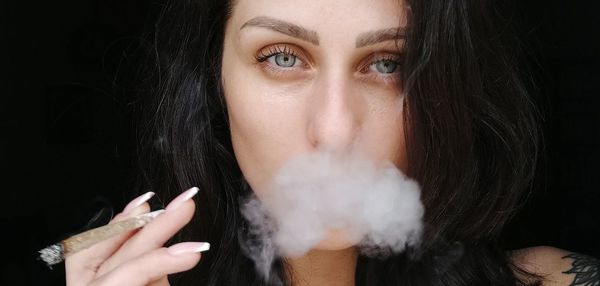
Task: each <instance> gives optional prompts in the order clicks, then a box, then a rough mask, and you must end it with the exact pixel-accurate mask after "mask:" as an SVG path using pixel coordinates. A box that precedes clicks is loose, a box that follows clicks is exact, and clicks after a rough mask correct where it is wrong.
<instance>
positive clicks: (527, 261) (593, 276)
mask: <svg viewBox="0 0 600 286" xmlns="http://www.w3.org/2000/svg"><path fill="white" fill-rule="evenodd" d="M512 260H513V263H514V264H515V265H516V266H518V267H520V268H521V269H523V270H525V271H527V272H529V273H533V274H536V275H539V276H540V278H541V279H542V281H543V282H542V285H544V286H563V285H565V286H566V285H568V286H584V285H585V286H600V260H598V259H597V258H594V257H591V256H587V255H583V254H578V253H574V252H570V251H566V250H563V249H559V248H555V247H550V246H537V247H531V248H525V249H520V250H516V251H513V253H512ZM517 275H518V274H517Z"/></svg>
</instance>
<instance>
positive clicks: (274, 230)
mask: <svg viewBox="0 0 600 286" xmlns="http://www.w3.org/2000/svg"><path fill="white" fill-rule="evenodd" d="M241 211H242V214H243V215H244V217H245V218H246V220H248V222H249V224H250V229H249V234H250V237H252V239H249V240H246V241H243V242H242V246H243V248H244V249H245V251H246V253H247V255H248V256H249V257H250V258H252V259H253V260H254V262H255V263H256V267H257V270H258V271H259V272H260V273H261V274H263V275H264V277H265V278H267V279H268V277H269V273H270V271H271V265H272V263H273V261H274V259H275V258H277V257H282V256H292V257H297V256H301V255H303V254H306V253H307V252H308V251H310V250H311V249H312V248H314V247H315V246H316V245H317V244H318V243H319V242H321V241H322V240H323V239H324V238H325V237H326V236H327V234H328V233H329V232H330V231H332V230H342V229H343V231H344V234H345V237H347V238H348V239H350V240H351V241H352V242H355V243H354V244H355V245H356V246H358V247H359V249H360V251H361V253H362V254H363V255H371V256H372V255H377V256H382V255H390V254H395V253H399V252H402V251H403V250H404V249H405V247H406V246H415V245H416V244H418V242H419V239H420V236H421V232H422V223H421V220H422V216H423V212H424V210H423V205H422V204H421V201H420V189H419V186H418V184H417V183H416V182H415V181H413V180H410V179H409V178H407V177H406V176H405V175H404V174H402V172H401V171H400V170H399V169H397V168H396V167H395V166H393V165H392V164H391V163H390V164H387V165H386V166H384V167H381V166H379V167H376V166H375V164H374V163H373V162H371V161H369V160H367V159H365V158H363V157H361V156H358V155H350V156H347V157H343V158H342V157H340V156H338V155H337V154H334V153H330V152H325V151H317V152H314V153H310V154H305V155H302V156H299V157H297V158H294V159H292V160H290V161H289V162H287V163H286V164H285V165H284V166H283V167H282V168H281V169H280V170H279V172H278V173H277V174H276V175H275V177H274V179H273V182H272V184H271V185H270V186H269V189H268V191H266V192H261V196H260V199H259V198H257V197H256V196H252V197H250V198H249V199H248V200H247V201H246V202H245V203H244V204H243V206H242V210H241Z"/></svg>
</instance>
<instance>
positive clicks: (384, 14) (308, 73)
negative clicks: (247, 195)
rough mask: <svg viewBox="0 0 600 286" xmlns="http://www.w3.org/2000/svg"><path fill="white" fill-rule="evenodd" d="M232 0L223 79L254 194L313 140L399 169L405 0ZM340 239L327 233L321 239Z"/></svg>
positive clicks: (402, 160) (336, 244) (336, 243)
mask: <svg viewBox="0 0 600 286" xmlns="http://www.w3.org/2000/svg"><path fill="white" fill-rule="evenodd" d="M236 2H237V3H236V5H235V6H234V7H233V10H232V14H231V17H230V19H229V21H228V23H227V26H226V31H225V42H224V51H223V62H222V80H223V87H224V94H225V100H226V103H227V109H228V112H229V122H230V130H231V139H232V143H233V148H234V152H235V156H236V158H237V161H238V163H239V166H240V168H241V170H242V172H243V174H244V177H245V178H246V180H247V181H248V183H249V184H250V186H251V187H252V189H253V190H254V191H255V192H256V193H257V195H258V196H259V197H260V195H261V192H264V191H265V189H266V186H267V185H268V184H269V182H270V179H271V178H272V177H273V175H274V174H275V173H276V172H277V170H278V169H279V168H280V167H281V166H282V165H283V164H284V163H285V162H286V161H287V160H288V159H290V158H292V157H294V156H296V155H300V154H303V153H307V152H311V151H315V150H317V149H319V150H323V149H324V150H328V151H335V152H337V153H342V154H343V153H345V152H350V151H352V152H359V153H361V154H362V155H366V156H368V157H369V158H371V159H372V160H373V161H374V162H376V163H385V162H392V163H394V164H395V165H396V166H397V167H399V168H400V169H402V170H406V150H405V143H404V130H403V123H402V121H403V120H402V106H403V94H402V90H401V88H400V86H399V78H400V70H401V67H400V64H401V61H402V55H401V53H402V50H401V47H402V44H403V42H404V40H403V37H402V36H403V28H404V27H405V25H406V9H405V7H404V4H403V2H402V1H394V0H302V1H300V0H279V1H272V0H238V1H236ZM346 246H347V245H343V243H341V242H340V240H339V239H336V238H335V237H334V236H332V237H330V239H328V240H327V241H324V242H323V243H321V244H320V246H319V247H321V248H325V249H339V248H342V247H346Z"/></svg>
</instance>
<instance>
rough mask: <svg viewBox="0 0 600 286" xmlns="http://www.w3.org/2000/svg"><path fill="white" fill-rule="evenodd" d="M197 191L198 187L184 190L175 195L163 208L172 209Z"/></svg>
mask: <svg viewBox="0 0 600 286" xmlns="http://www.w3.org/2000/svg"><path fill="white" fill-rule="evenodd" d="M197 193H198V188H196V187H193V188H191V189H189V190H187V191H185V192H183V193H182V194H181V195H179V196H177V197H176V198H175V199H173V200H172V201H171V202H170V203H169V204H168V205H167V207H166V208H165V210H167V211H170V210H174V209H176V208H178V207H179V206H181V205H182V204H183V203H184V202H185V201H187V200H189V199H191V198H192V197H193V196H194V195H196V194H197Z"/></svg>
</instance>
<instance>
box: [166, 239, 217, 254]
mask: <svg viewBox="0 0 600 286" xmlns="http://www.w3.org/2000/svg"><path fill="white" fill-rule="evenodd" d="M209 249H210V243H208V242H182V243H178V244H175V245H171V246H170V247H169V248H167V252H169V253H170V254H172V255H181V254H187V253H196V252H204V251H207V250H209Z"/></svg>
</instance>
